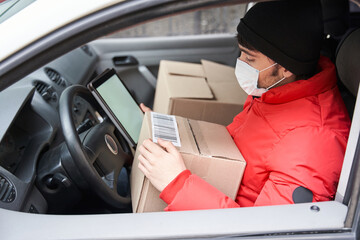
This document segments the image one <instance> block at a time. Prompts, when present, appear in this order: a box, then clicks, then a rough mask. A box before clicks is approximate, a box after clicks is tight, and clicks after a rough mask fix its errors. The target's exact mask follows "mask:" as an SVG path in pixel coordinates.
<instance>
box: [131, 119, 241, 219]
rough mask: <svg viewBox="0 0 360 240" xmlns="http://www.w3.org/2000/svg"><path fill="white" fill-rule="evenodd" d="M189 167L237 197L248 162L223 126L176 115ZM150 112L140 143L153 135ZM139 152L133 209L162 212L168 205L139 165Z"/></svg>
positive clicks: (134, 169)
mask: <svg viewBox="0 0 360 240" xmlns="http://www.w3.org/2000/svg"><path fill="white" fill-rule="evenodd" d="M176 120H177V125H178V129H179V135H180V141H181V147H180V148H178V149H179V151H180V153H181V154H182V157H183V159H184V161H185V165H186V167H187V168H188V169H189V170H190V171H191V172H192V173H193V174H197V175H198V176H199V177H201V178H203V179H204V180H205V181H207V182H208V183H210V184H211V185H213V186H214V187H216V188H217V189H219V190H220V191H222V192H223V193H225V194H226V195H227V196H229V197H230V198H232V199H235V197H236V195H237V192H238V188H239V186H240V182H241V179H242V176H243V172H244V169H245V166H246V162H245V160H244V158H243V156H242V155H241V153H240V151H239V150H238V148H237V147H236V145H235V143H234V141H233V140H232V138H231V136H230V135H229V133H228V131H227V130H226V128H225V127H224V126H222V125H218V124H214V123H209V122H203V121H196V120H189V119H186V118H182V117H176ZM151 126H152V125H151V117H150V113H146V114H145V117H144V121H143V124H142V128H141V133H140V138H139V145H140V144H141V143H142V142H143V141H144V140H145V139H147V138H151V136H152V127H151ZM138 155H139V152H138V151H136V153H135V158H134V163H133V167H132V171H131V180H130V183H131V197H132V205H133V211H134V212H156V211H163V209H164V208H165V207H166V206H167V205H166V203H165V202H163V201H162V200H161V199H160V198H159V194H160V192H159V191H158V190H157V189H156V188H155V187H153V185H151V183H150V181H149V180H148V179H147V178H146V177H145V176H144V175H143V173H142V172H141V171H140V169H139V168H138V163H139V161H138Z"/></svg>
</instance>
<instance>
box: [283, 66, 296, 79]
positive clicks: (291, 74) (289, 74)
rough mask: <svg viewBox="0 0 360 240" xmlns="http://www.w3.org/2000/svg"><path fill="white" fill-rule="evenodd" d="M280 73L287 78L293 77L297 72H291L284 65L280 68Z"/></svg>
mask: <svg viewBox="0 0 360 240" xmlns="http://www.w3.org/2000/svg"><path fill="white" fill-rule="evenodd" d="M280 73H281V75H282V76H283V77H285V78H292V77H295V74H293V73H292V72H290V71H289V70H287V69H286V68H284V67H283V66H281V68H280Z"/></svg>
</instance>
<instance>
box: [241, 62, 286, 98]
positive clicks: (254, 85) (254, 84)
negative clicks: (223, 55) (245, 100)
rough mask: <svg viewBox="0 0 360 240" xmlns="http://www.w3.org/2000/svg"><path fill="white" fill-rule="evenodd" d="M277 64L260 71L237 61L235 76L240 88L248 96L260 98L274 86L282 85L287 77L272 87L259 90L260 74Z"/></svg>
mask: <svg viewBox="0 0 360 240" xmlns="http://www.w3.org/2000/svg"><path fill="white" fill-rule="evenodd" d="M276 64H277V63H274V64H273V65H271V66H269V67H267V68H264V69H262V70H260V71H259V70H257V69H256V68H253V67H252V66H250V65H249V64H247V63H246V62H244V61H241V60H239V59H237V61H236V67H235V75H236V78H237V80H238V82H239V84H240V87H241V88H242V89H243V90H244V91H245V92H246V93H247V94H248V95H252V96H257V97H260V96H261V95H262V94H263V93H265V92H267V91H268V90H269V89H270V88H272V87H273V86H275V85H276V84H278V83H280V82H281V81H282V80H284V79H285V77H283V78H282V79H280V80H279V81H277V82H276V83H274V84H273V85H271V86H270V87H267V88H258V80H259V74H260V72H262V71H265V70H267V69H269V68H271V67H273V66H275V65H276Z"/></svg>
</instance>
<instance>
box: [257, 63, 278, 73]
mask: <svg viewBox="0 0 360 240" xmlns="http://www.w3.org/2000/svg"><path fill="white" fill-rule="evenodd" d="M276 64H277V63H274V64H273V65H270V66H268V67H266V68H264V69H263V70H260V71H259V72H262V71H265V70H267V69H269V68H271V67H273V66H275V65H276Z"/></svg>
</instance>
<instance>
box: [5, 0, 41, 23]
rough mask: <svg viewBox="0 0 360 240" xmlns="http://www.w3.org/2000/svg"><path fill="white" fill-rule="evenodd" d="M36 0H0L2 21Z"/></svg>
mask: <svg viewBox="0 0 360 240" xmlns="http://www.w3.org/2000/svg"><path fill="white" fill-rule="evenodd" d="M33 2H35V0H21V1H20V0H0V23H2V22H4V21H5V20H6V19H8V18H10V17H11V16H13V15H14V14H16V13H18V12H19V11H21V10H22V9H24V8H25V7H27V6H29V5H30V4H31V3H33Z"/></svg>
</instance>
